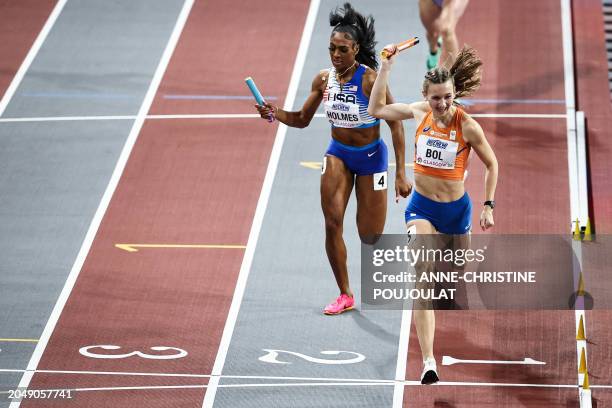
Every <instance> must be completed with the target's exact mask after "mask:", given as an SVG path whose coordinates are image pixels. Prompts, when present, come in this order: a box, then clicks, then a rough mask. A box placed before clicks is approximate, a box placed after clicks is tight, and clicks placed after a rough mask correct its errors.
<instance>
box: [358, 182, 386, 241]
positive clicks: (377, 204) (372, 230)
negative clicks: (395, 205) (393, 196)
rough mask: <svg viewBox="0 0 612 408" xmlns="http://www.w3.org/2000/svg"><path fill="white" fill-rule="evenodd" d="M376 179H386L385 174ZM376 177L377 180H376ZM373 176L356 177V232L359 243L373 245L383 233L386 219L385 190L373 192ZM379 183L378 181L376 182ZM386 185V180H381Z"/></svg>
mask: <svg viewBox="0 0 612 408" xmlns="http://www.w3.org/2000/svg"><path fill="white" fill-rule="evenodd" d="M378 177H385V178H386V177H387V175H386V174H385V175H384V176H383V175H380V176H378ZM378 177H377V178H378ZM374 181H375V180H374V176H373V175H368V176H357V178H356V180H355V195H356V197H357V230H358V231H359V238H360V239H361V242H363V243H365V244H369V245H373V244H374V243H376V241H377V240H378V238H379V236H380V235H381V234H382V233H383V230H384V228H385V219H386V218H387V189H386V188H385V189H381V190H374ZM376 181H378V182H381V181H380V180H376ZM382 183H384V184H385V185H386V184H387V180H382Z"/></svg>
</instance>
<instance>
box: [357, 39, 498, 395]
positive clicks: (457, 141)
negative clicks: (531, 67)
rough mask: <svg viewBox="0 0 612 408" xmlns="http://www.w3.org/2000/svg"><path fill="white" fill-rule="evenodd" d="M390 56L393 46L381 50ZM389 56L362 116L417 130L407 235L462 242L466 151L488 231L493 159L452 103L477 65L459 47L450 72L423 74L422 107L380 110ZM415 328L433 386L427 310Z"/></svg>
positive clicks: (465, 92)
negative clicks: (479, 167) (476, 168)
mask: <svg viewBox="0 0 612 408" xmlns="http://www.w3.org/2000/svg"><path fill="white" fill-rule="evenodd" d="M385 50H387V51H388V53H389V55H394V54H396V49H395V46H394V45H389V46H387V47H385ZM393 59H394V57H393V56H392V57H391V58H389V59H386V58H383V61H382V66H381V69H380V72H379V73H378V76H377V78H376V81H375V83H374V87H373V88H372V93H371V95H370V104H369V108H368V112H369V113H370V114H371V115H372V116H374V117H377V118H381V119H386V120H401V119H409V118H414V119H415V120H416V121H417V123H419V126H418V128H417V132H416V140H415V159H414V187H415V188H414V191H413V192H412V195H411V197H410V201H409V203H408V207H407V209H406V225H407V228H408V232H409V234H410V233H416V234H437V233H441V234H448V235H451V236H454V237H453V238H457V242H459V243H460V245H461V242H465V241H466V237H467V235H464V234H467V233H469V231H470V229H471V222H470V220H471V210H472V205H471V203H470V199H469V197H468V195H467V193H466V192H465V188H464V182H463V178H464V173H465V169H466V164H467V159H468V156H469V154H470V150H471V149H474V151H475V152H476V154H477V155H478V157H479V158H480V160H482V162H483V163H484V165H485V166H486V174H485V201H484V203H483V209H482V212H481V214H480V226H481V228H482V229H483V230H486V229H488V228H490V227H492V226H493V208H494V207H495V201H494V196H495V187H496V185H497V159H496V158H495V153H493V150H492V149H491V146H490V145H489V143H488V142H487V139H486V138H485V136H484V133H483V131H482V128H481V127H480V125H479V124H478V123H477V122H476V121H475V120H474V119H472V118H471V117H470V115H468V114H467V113H465V111H463V109H461V107H459V106H458V104H457V103H456V102H455V98H456V97H466V96H469V95H471V94H472V93H473V92H474V91H475V90H476V89H478V87H479V86H480V66H481V65H482V62H481V61H480V59H479V58H478V56H477V55H476V53H475V52H474V50H473V49H471V48H463V49H462V50H461V52H460V53H459V55H458V56H457V59H456V60H455V62H454V64H453V65H452V67H451V68H450V69H446V68H444V67H438V68H435V69H433V70H432V71H429V72H427V74H426V75H425V81H424V82H423V90H422V93H423V96H424V97H425V101H424V102H415V103H411V104H404V103H393V104H390V105H386V99H385V90H386V88H387V81H388V77H389V72H390V70H391V65H392V63H393ZM414 318H415V325H416V328H417V334H418V337H419V344H420V346H421V352H422V354H423V364H424V369H423V374H422V376H421V383H423V384H431V383H435V382H437V381H438V373H437V370H436V360H435V358H434V354H433V341H434V332H435V316H434V312H433V310H414Z"/></svg>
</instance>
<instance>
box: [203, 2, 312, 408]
mask: <svg viewBox="0 0 612 408" xmlns="http://www.w3.org/2000/svg"><path fill="white" fill-rule="evenodd" d="M319 3H320V0H312V1H311V2H310V6H309V9H308V14H307V16H306V22H305V24H304V31H303V32H302V38H301V39H300V44H299V47H298V52H297V56H296V58H295V62H294V64H293V72H292V73H291V79H290V80H289V88H288V89H287V97H286V98H285V106H284V107H283V108H284V109H285V110H291V109H292V108H293V103H294V101H295V97H296V95H297V91H298V86H299V83H300V77H301V76H302V70H303V68H304V63H305V61H306V54H307V52H308V48H309V46H310V39H311V37H312V32H313V30H314V25H315V20H316V18H317V12H318V10H319ZM286 134H287V126H286V125H284V124H282V123H279V124H278V130H277V132H276V137H275V139H274V145H273V146H272V152H271V154H270V161H269V162H268V168H267V169H266V176H265V178H264V182H263V186H262V188H261V193H260V195H259V199H258V200H257V207H256V209H255V216H254V217H253V224H252V226H251V231H250V232H249V239H248V241H247V248H246V250H245V253H244V257H243V258H242V265H241V266H240V272H239V274H238V280H237V282H236V289H235V290H234V296H233V297H232V303H231V305H230V309H229V313H228V316H227V320H226V321H225V327H224V328H223V335H222V336H221V342H220V344H219V349H218V350H217V356H216V358H215V364H214V366H213V369H212V374H213V375H214V376H215V377H213V378H211V380H210V382H209V388H208V389H207V391H206V393H205V394H204V401H203V402H202V407H203V408H212V406H213V404H214V402H215V395H216V390H217V386H218V385H219V377H218V376H219V375H221V373H222V371H223V366H224V365H225V359H226V357H227V351H228V348H229V346H230V343H231V340H232V335H233V334H234V327H235V326H236V320H237V318H238V312H239V311H240V304H241V303H242V297H243V296H244V290H245V287H246V282H247V279H248V277H249V273H250V271H251V264H252V263H253V257H254V254H255V247H256V246H257V240H258V239H259V232H260V231H261V226H262V224H263V218H264V215H265V212H266V207H267V206H268V199H269V198H270V193H271V191H272V184H273V182H274V177H275V175H276V169H277V167H278V162H279V160H280V155H281V150H282V147H283V144H284V142H285V135H286Z"/></svg>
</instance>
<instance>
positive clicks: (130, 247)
mask: <svg viewBox="0 0 612 408" xmlns="http://www.w3.org/2000/svg"><path fill="white" fill-rule="evenodd" d="M115 247H116V248H119V249H123V250H124V251H127V252H138V251H139V249H138V248H186V249H245V248H246V246H245V245H181V244H115Z"/></svg>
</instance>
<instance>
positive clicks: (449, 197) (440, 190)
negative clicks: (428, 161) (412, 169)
mask: <svg viewBox="0 0 612 408" xmlns="http://www.w3.org/2000/svg"><path fill="white" fill-rule="evenodd" d="M414 186H415V189H416V191H417V192H418V193H419V194H421V195H424V196H425V197H427V198H429V199H431V200H434V201H438V202H441V203H450V202H451V201H456V200H458V199H460V198H461V197H463V195H464V194H465V186H464V183H463V180H445V179H441V178H437V177H432V176H427V175H425V174H420V173H415V174H414Z"/></svg>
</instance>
